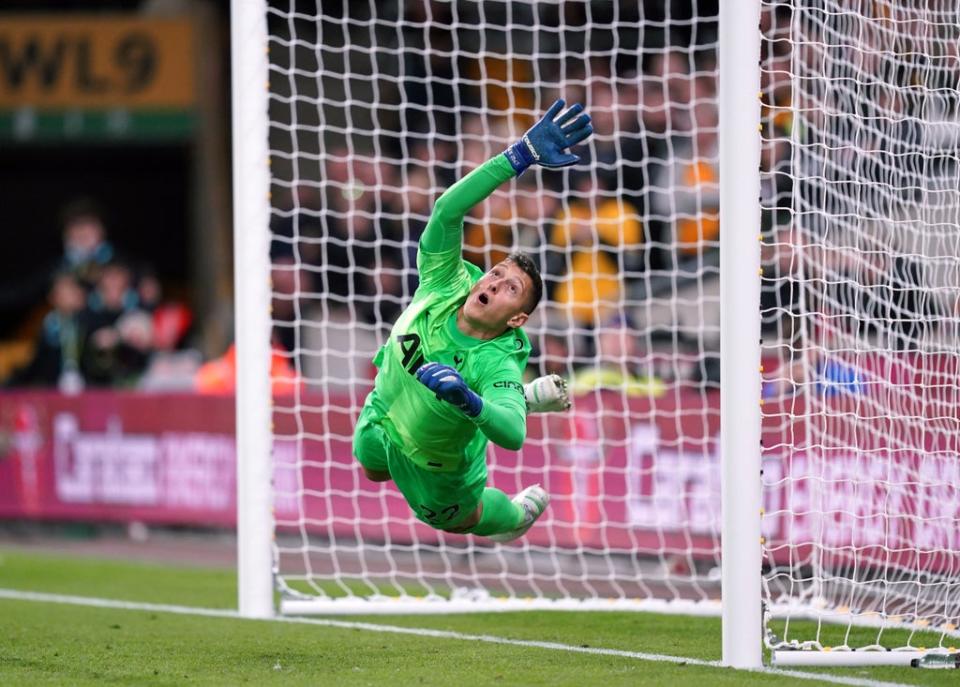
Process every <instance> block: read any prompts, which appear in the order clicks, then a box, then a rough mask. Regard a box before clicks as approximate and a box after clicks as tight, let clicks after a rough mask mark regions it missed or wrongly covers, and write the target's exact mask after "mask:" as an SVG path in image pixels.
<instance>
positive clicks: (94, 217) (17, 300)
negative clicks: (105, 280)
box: [0, 198, 114, 319]
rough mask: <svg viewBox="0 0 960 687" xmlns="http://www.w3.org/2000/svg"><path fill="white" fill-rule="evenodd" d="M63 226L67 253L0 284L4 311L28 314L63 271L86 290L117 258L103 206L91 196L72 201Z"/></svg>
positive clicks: (17, 316) (1, 306) (64, 212)
mask: <svg viewBox="0 0 960 687" xmlns="http://www.w3.org/2000/svg"><path fill="white" fill-rule="evenodd" d="M62 227H63V230H62V237H63V255H62V256H60V257H59V258H56V259H54V260H51V261H50V262H49V263H48V264H47V265H45V266H44V265H42V264H41V265H40V266H38V268H37V269H35V270H32V271H31V272H30V273H29V275H27V276H26V277H23V278H20V279H18V280H17V282H16V283H13V284H5V285H3V286H2V287H0V311H4V312H7V313H10V314H11V315H12V316H14V317H15V318H16V319H20V318H23V317H24V316H26V315H28V314H29V312H30V310H31V309H32V308H35V307H36V306H37V305H39V304H40V303H41V302H42V300H43V298H44V295H45V294H47V293H49V292H50V290H51V286H52V284H53V282H54V280H55V279H57V278H58V275H60V274H62V273H70V274H72V275H73V276H74V277H75V278H76V279H77V281H78V283H79V284H80V286H81V287H82V288H84V289H91V288H93V286H94V284H95V283H96V282H97V279H98V278H99V275H100V271H101V270H102V268H103V266H104V265H105V264H107V263H108V262H110V261H111V260H112V259H113V257H114V250H113V246H111V244H110V242H109V241H107V236H106V228H105V226H104V221H103V215H102V213H101V211H100V209H99V207H98V206H97V205H96V204H95V203H94V202H93V201H92V200H90V199H87V198H80V199H77V200H75V201H73V202H71V203H70V204H68V205H67V206H66V207H65V208H64V210H63V212H62Z"/></svg>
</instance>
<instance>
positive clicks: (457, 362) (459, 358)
mask: <svg viewBox="0 0 960 687" xmlns="http://www.w3.org/2000/svg"><path fill="white" fill-rule="evenodd" d="M463 360H464V358H463V351H457V352H456V353H454V354H453V366H454V367H456V368H457V369H458V370H459V369H460V368H461V367H462V366H463Z"/></svg>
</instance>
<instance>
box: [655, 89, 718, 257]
mask: <svg viewBox="0 0 960 687" xmlns="http://www.w3.org/2000/svg"><path fill="white" fill-rule="evenodd" d="M693 125H694V126H693V128H691V129H688V130H687V131H686V132H685V133H684V135H683V136H678V137H676V138H675V139H674V151H673V153H674V154H673V158H672V161H671V164H670V165H669V166H665V167H660V168H658V169H657V170H656V173H657V174H656V177H655V178H654V180H653V187H654V188H653V190H652V192H651V209H652V210H653V212H654V213H655V214H656V215H657V216H658V218H660V219H661V220H666V219H668V218H671V217H673V218H675V219H674V226H673V237H672V241H671V242H675V244H676V246H677V252H678V256H677V257H678V258H680V257H683V256H693V255H696V254H698V253H700V252H702V251H703V250H705V249H707V248H708V247H709V248H714V247H716V246H717V241H718V239H719V236H720V158H719V148H718V128H717V127H718V114H717V107H716V103H715V102H712V101H708V100H703V101H701V102H698V103H696V104H695V105H694V107H693Z"/></svg>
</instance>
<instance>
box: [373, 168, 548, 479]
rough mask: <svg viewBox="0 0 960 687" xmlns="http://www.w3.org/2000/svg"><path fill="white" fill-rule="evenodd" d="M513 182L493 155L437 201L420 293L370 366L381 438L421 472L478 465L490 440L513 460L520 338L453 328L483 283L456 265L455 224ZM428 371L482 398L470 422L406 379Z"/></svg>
mask: <svg viewBox="0 0 960 687" xmlns="http://www.w3.org/2000/svg"><path fill="white" fill-rule="evenodd" d="M513 176H514V171H513V168H512V167H511V166H510V163H509V162H508V161H507V159H506V158H505V157H504V156H502V155H498V156H497V157H495V158H493V159H491V160H488V161H487V162H486V163H484V164H483V165H481V166H480V167H478V168H477V169H475V170H474V171H473V172H471V173H470V174H468V175H467V176H466V177H464V178H463V179H461V180H460V181H458V182H457V183H456V184H454V185H453V186H451V187H450V188H449V189H448V190H447V191H446V192H445V193H444V194H443V195H442V196H441V197H440V198H439V199H438V200H437V202H436V205H435V206H434V210H433V214H432V215H431V217H430V221H429V222H428V223H427V227H426V229H425V230H424V233H423V236H422V237H421V239H420V247H419V251H418V253H417V268H418V270H419V273H420V286H419V288H418V289H417V291H416V293H415V294H414V296H413V301H412V302H411V303H410V305H409V306H408V307H407V309H406V310H404V311H403V313H402V314H401V315H400V317H399V318H398V319H397V321H396V323H395V324H394V326H393V329H392V331H391V332H390V340H389V341H388V342H387V343H386V344H385V345H384V346H383V347H382V348H381V349H380V351H379V352H378V353H377V356H376V358H375V359H374V364H376V366H377V367H378V368H379V371H378V373H377V377H376V381H375V394H376V396H377V397H378V399H379V401H380V402H381V403H382V404H383V406H384V407H386V414H385V416H384V417H383V418H382V420H381V423H382V425H383V427H384V430H385V431H386V433H387V435H388V436H389V437H390V440H391V441H392V442H393V443H394V444H396V445H397V447H398V448H400V450H401V451H402V452H403V454H404V455H405V456H407V457H408V458H409V459H410V460H412V461H413V462H414V463H416V464H417V465H418V466H420V467H421V468H424V469H426V470H435V471H441V472H453V471H466V470H470V468H471V467H475V465H476V463H477V461H480V462H484V461H485V453H486V445H487V440H488V439H489V440H492V441H493V442H494V443H495V444H497V445H499V446H503V447H504V448H508V449H512V450H516V449H519V448H520V446H521V445H522V444H523V440H524V438H525V436H526V402H525V399H524V395H523V385H522V373H523V369H524V367H525V366H526V364H527V358H528V357H529V355H530V341H529V340H528V339H527V336H526V334H525V333H524V332H523V331H522V330H521V329H508V330H507V331H506V332H504V333H503V334H501V335H500V336H498V337H496V338H494V339H488V340H481V339H475V338H473V337H470V336H467V335H465V334H463V333H462V332H460V330H459V329H458V328H457V322H456V318H457V311H458V309H459V308H460V306H461V305H462V304H463V302H464V301H465V300H466V297H467V294H468V293H469V291H470V288H471V287H472V286H473V284H474V283H475V282H476V281H477V280H479V279H480V277H481V276H482V272H481V270H480V269H478V268H477V267H476V266H474V265H471V264H469V263H467V262H465V261H464V260H463V259H462V258H461V253H462V239H463V219H464V217H465V216H466V214H467V213H468V212H469V211H470V209H471V208H472V207H474V206H475V205H476V204H477V203H479V202H481V201H482V200H483V199H484V198H486V197H487V196H489V195H490V194H491V193H492V192H493V191H494V189H496V188H497V186H499V185H500V184H502V183H503V182H505V181H507V180H509V179H510V178H511V177H513ZM428 362H437V363H440V364H443V365H450V366H451V367H453V368H455V369H456V370H457V371H458V372H459V373H460V374H461V375H462V376H463V379H464V381H465V382H466V383H467V385H468V386H469V387H470V388H471V389H472V390H473V391H474V392H476V393H477V394H479V395H480V396H481V397H482V398H483V410H482V411H481V412H480V414H479V415H478V416H477V417H474V418H471V417H468V416H467V415H465V414H464V413H463V411H461V410H460V409H459V408H457V407H456V406H453V405H451V404H449V403H447V402H445V401H441V400H439V399H437V397H436V396H435V395H434V393H433V392H432V391H430V390H429V389H428V388H427V387H425V386H424V385H423V384H421V383H420V382H418V381H417V378H416V377H415V375H414V373H416V371H417V369H418V368H419V367H420V366H421V365H423V364H425V363H428Z"/></svg>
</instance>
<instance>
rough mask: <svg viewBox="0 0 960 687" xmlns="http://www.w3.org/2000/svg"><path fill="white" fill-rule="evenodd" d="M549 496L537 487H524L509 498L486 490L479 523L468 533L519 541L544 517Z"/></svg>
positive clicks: (497, 539)
mask: <svg viewBox="0 0 960 687" xmlns="http://www.w3.org/2000/svg"><path fill="white" fill-rule="evenodd" d="M548 503H550V496H549V495H548V494H547V492H545V491H544V490H543V489H542V488H541V487H540V485H539V484H534V485H533V486H531V487H527V488H526V489H524V490H523V491H521V492H520V493H519V494H517V495H516V496H514V497H513V498H512V499H511V498H509V497H508V496H507V495H506V494H504V493H503V492H502V491H500V490H499V489H494V488H492V487H487V488H486V489H484V490H483V497H482V498H481V499H480V522H478V523H477V524H476V525H475V526H473V527H472V528H470V529H469V530H467V531H468V532H469V533H470V534H476V535H478V536H481V537H490V539H492V540H494V541H498V542H508V541H513V540H514V539H518V538H520V537H522V536H523V535H524V534H526V533H527V530H529V529H530V528H531V527H532V526H533V523H535V522H536V521H537V519H538V518H539V517H540V516H541V515H543V511H544V510H546V508H547V504H548Z"/></svg>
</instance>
